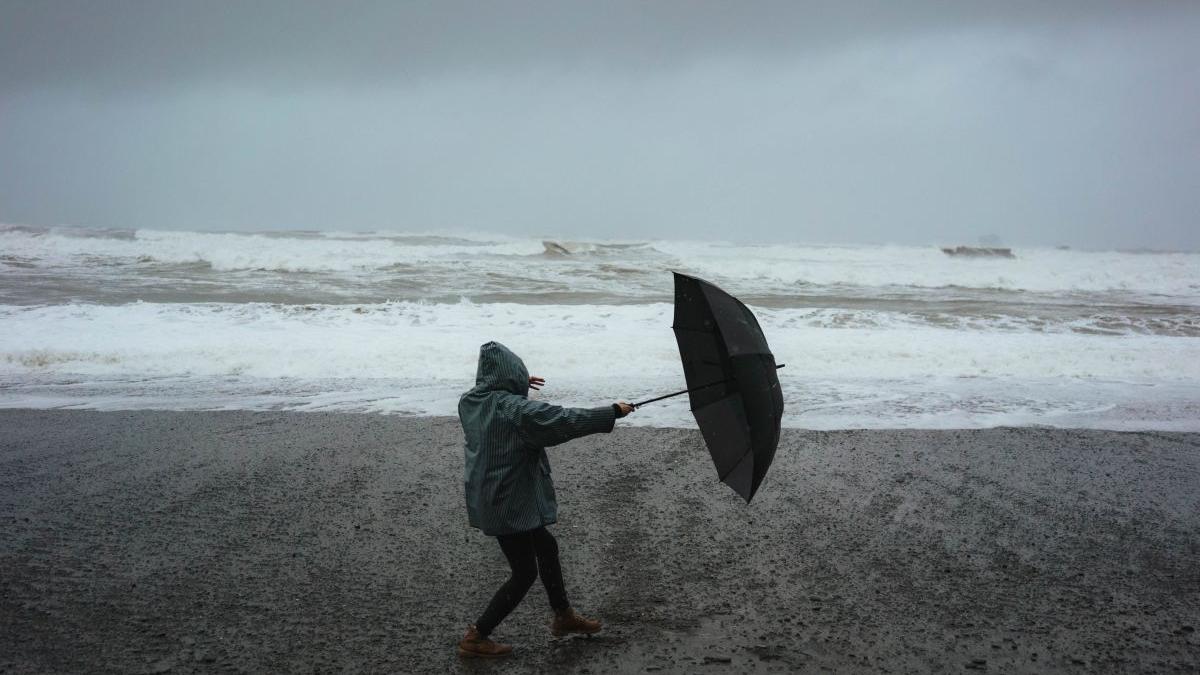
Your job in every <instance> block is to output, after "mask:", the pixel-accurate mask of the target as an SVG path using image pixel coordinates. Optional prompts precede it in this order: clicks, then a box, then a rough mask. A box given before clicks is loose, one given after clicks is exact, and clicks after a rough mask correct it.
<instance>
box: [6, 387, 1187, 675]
mask: <svg viewBox="0 0 1200 675" xmlns="http://www.w3.org/2000/svg"><path fill="white" fill-rule="evenodd" d="M460 444H461V434H460V432H459V429H458V425H457V421H456V420H453V419H444V418H400V417H385V416H379V415H350V414H321V413H305V414H290V413H248V412H219V413H217V412H206V413H171V412H105V413H100V412H87V411H25V410H16V411H13V410H5V411H0V671H3V672H82V671H89V672H168V671H169V672H191V671H203V672H211V671H245V672H310V671H330V670H344V671H349V672H426V671H433V672H445V671H448V670H449V671H469V672H505V673H507V672H547V671H573V672H592V673H599V672H609V671H613V670H622V671H628V672H643V671H662V672H723V671H729V672H745V671H780V672H786V671H793V670H808V669H812V670H817V669H836V670H841V671H862V672H870V671H878V672H914V671H929V670H950V671H963V670H979V671H982V670H986V671H991V672H1079V673H1092V672H1171V671H1180V672H1195V671H1196V670H1197V669H1200V635H1198V634H1197V632H1196V629H1197V628H1198V627H1200V563H1198V562H1197V561H1198V560H1200V434H1172V433H1114V432H1105V431H1069V430H1053V429H1030V428H1023V429H994V430H982V431H844V432H809V431H788V432H785V434H784V436H783V439H782V441H781V446H780V450H779V454H778V456H777V458H776V461H775V466H774V467H773V468H772V470H771V473H770V474H769V475H768V477H767V481H766V483H765V484H764V486H763V488H762V490H761V491H760V493H759V495H758V496H757V497H756V499H755V501H754V503H753V504H752V505H750V506H746V505H745V504H744V503H742V502H741V501H740V499H739V498H737V497H736V496H735V495H734V494H733V492H732V491H731V490H729V489H728V488H726V487H724V486H722V485H720V484H718V483H716V481H715V477H714V475H713V474H714V472H713V469H712V466H711V463H710V462H709V460H708V457H707V454H706V452H705V451H704V450H703V448H702V445H701V444H700V439H699V436H698V434H697V433H696V432H694V431H687V430H663V429H657V430H654V429H639V428H620V427H619V428H618V430H617V431H616V432H615V433H613V434H611V435H607V436H603V435H602V436H595V437H591V438H588V439H583V440H580V441H574V442H572V443H570V444H567V445H565V446H561V447H559V448H555V449H552V450H551V451H550V453H551V461H552V462H553V465H554V472H555V478H556V482H557V485H558V492H559V503H560V513H561V520H560V524H559V525H557V526H555V528H554V531H555V533H556V535H557V536H558V538H559V542H560V545H561V547H562V552H563V562H564V568H565V570H566V578H567V586H568V590H569V592H570V595H571V598H572V601H573V603H574V604H575V605H576V606H577V607H578V608H580V609H581V610H582V611H584V612H585V613H588V614H591V615H595V616H597V617H599V618H602V619H603V620H604V621H605V622H606V628H605V630H604V632H603V633H601V634H600V635H598V636H595V637H590V638H569V639H554V638H551V637H550V635H549V632H548V630H547V629H546V625H545V624H546V621H547V620H548V618H549V617H548V610H547V605H546V600H545V594H544V593H543V592H542V590H541V588H540V586H535V588H534V589H533V591H531V593H530V595H529V596H528V597H527V599H526V601H525V603H524V604H523V605H522V606H521V607H520V608H518V610H517V611H516V612H515V613H514V614H513V615H512V616H510V617H509V619H508V620H507V621H506V622H505V623H504V624H502V625H501V626H500V628H499V629H498V630H497V637H499V638H501V639H505V640H508V641H511V642H512V643H514V644H515V645H516V646H517V653H516V654H515V655H514V656H512V657H510V658H509V659H506V660H505V661H503V662H499V663H497V662H488V663H478V662H463V661H460V659H459V657H458V656H457V655H456V653H455V651H454V644H455V642H456V640H457V639H458V637H459V636H460V634H461V633H462V630H463V628H464V627H465V626H466V624H467V623H468V622H470V621H471V620H473V618H474V617H475V615H476V614H477V613H478V612H479V611H480V610H481V609H482V607H483V605H484V603H485V602H486V601H487V599H488V597H489V595H490V593H491V592H492V591H493V590H494V588H495V587H496V586H498V585H499V584H500V583H501V581H502V580H503V578H504V577H505V575H506V567H505V565H504V562H503V558H502V556H501V555H500V552H499V549H498V547H497V546H496V544H495V542H494V541H493V540H491V539H489V538H487V537H484V536H482V535H480V534H478V533H477V532H475V531H474V530H469V529H468V528H467V526H466V522H465V521H466V517H465V512H464V509H463V505H462V487H461V471H462V455H461V447H460Z"/></svg>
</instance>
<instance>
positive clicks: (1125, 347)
mask: <svg viewBox="0 0 1200 675" xmlns="http://www.w3.org/2000/svg"><path fill="white" fill-rule="evenodd" d="M947 243H949V244H955V243H958V242H947ZM1013 253H1014V255H1015V257H1014V258H998V257H997V258H966V257H961V256H949V255H947V254H945V253H943V252H942V251H941V250H940V249H939V248H938V247H937V246H933V245H930V246H890V245H854V246H850V245H812V244H798V243H778V244H769V245H767V244H763V245H747V244H734V243H725V242H706V241H672V240H656V239H650V240H640V241H633V240H630V241H566V240H561V239H554V240H548V239H544V238H519V237H510V236H502V235H492V234H455V235H453V236H447V235H442V234H405V233H388V232H369V233H361V232H334V231H329V232H315V231H287V232H254V233H213V232H186V231H166V230H162V231H158V230H115V229H90V228H67V227H55V228H50V227H29V226H17V225H5V226H0V407H7V408H17V407H20V408H90V409H98V410H119V409H170V410H227V409H237V410H244V409H249V410H299V411H308V410H338V411H357V412H374V413H394V414H406V415H453V414H455V407H456V403H457V398H458V395H459V394H460V393H461V392H463V391H464V390H466V389H468V388H469V387H470V386H471V385H472V383H473V380H474V373H475V358H476V355H477V350H478V347H479V345H480V344H481V343H483V342H486V341H489V340H498V341H500V342H503V343H505V344H506V345H508V346H509V347H510V348H512V349H513V350H514V351H515V352H517V353H518V354H520V355H521V356H522V357H523V358H524V359H525V362H526V363H527V364H528V366H529V368H530V371H531V372H532V373H534V374H538V375H541V376H543V377H545V378H546V379H547V385H546V387H545V389H543V390H542V391H541V392H538V393H536V394H534V395H535V396H538V397H540V398H542V399H544V400H548V401H553V402H556V403H562V404H565V405H599V404H606V403H609V402H611V401H614V400H618V399H623V400H630V401H637V400H641V399H644V398H650V397H652V396H656V395H659V394H661V393H666V392H670V391H673V390H676V389H680V388H682V387H683V386H684V382H683V373H682V369H681V367H680V364H679V354H678V351H677V349H676V346H675V340H674V336H673V334H672V332H671V318H672V305H671V303H672V298H673V295H672V293H673V291H672V285H671V284H672V278H671V274H670V272H671V271H672V270H674V271H680V272H684V273H688V274H693V275H696V276H700V277H702V278H704V279H707V280H709V281H711V282H713V283H715V284H717V285H718V286H721V287H722V288H724V289H725V290H727V291H729V292H730V293H732V294H734V295H736V296H737V297H739V298H741V299H742V300H743V301H744V302H745V303H747V304H748V305H749V306H750V307H751V308H752V309H753V310H754V312H755V313H756V315H757V316H758V318H759V322H760V323H761V325H762V327H763V329H764V332H765V333H766V336H767V339H768V341H769V342H770V344H771V346H772V349H773V350H774V353H775V357H776V360H777V361H778V362H780V363H786V364H787V367H786V368H785V369H783V370H781V371H779V374H780V382H781V384H782V386H783V392H784V401H785V407H786V412H785V415H784V419H783V424H784V426H788V427H803V428H812V429H845V428H976V427H992V426H1012V425H1047V426H1057V427H1088V428H1103V429H1139V430H1147V429H1153V430H1178V431H1200V254H1197V253H1162V252H1121V251H1084V250H1063V249H1056V248H1015V249H1013ZM628 422H629V423H631V424H642V425H652V426H694V422H693V420H692V418H691V415H690V413H689V411H688V406H687V402H686V398H676V399H672V400H669V401H663V402H661V403H656V404H651V405H648V406H646V407H644V408H642V409H640V410H639V411H637V412H636V413H635V414H633V415H631V416H630V417H629V418H628Z"/></svg>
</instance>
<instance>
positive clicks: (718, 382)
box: [633, 363, 787, 410]
mask: <svg viewBox="0 0 1200 675" xmlns="http://www.w3.org/2000/svg"><path fill="white" fill-rule="evenodd" d="M786 365H787V364H786V363H781V364H779V365H777V366H775V370H779V369H780V368H782V367H784V366H786ZM730 379H731V378H725V379H724V380H718V381H716V382H709V383H708V384H702V385H700V386H699V387H692V388H691V389H680V390H679V391H677V392H675V393H673V394H667V395H665V396H659V397H657V398H648V399H646V400H645V401H642V402H640V403H634V404H633V408H634V410H636V409H638V408H640V407H642V406H644V405H646V404H647V403H654V402H655V401H661V400H663V399H665V398H673V397H675V396H680V395H682V394H690V393H692V392H693V391H699V390H701V389H707V388H709V387H715V386H717V385H718V384H725V383H726V382H728V381H729V380H730Z"/></svg>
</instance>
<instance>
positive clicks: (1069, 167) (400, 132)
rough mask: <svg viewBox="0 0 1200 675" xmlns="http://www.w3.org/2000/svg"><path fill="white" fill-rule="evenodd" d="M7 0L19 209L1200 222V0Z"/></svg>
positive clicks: (957, 237) (1168, 240)
mask: <svg viewBox="0 0 1200 675" xmlns="http://www.w3.org/2000/svg"><path fill="white" fill-rule="evenodd" d="M3 1H4V0H0V2H3ZM0 7H2V9H0V157H3V158H4V161H2V162H0V221H3V222H27V223H32V224H56V223H66V224H77V225H97V226H112V227H144V228H158V229H167V228H193V229H197V228H199V229H269V228H284V227H286V228H309V229H315V228H338V229H410V230H429V229H435V228H441V227H447V226H448V227H457V228H469V229H480V230H493V231H502V232H508V233H514V234H543V233H544V234H552V235H562V236H575V237H613V238H619V237H722V238H735V239H756V240H766V241H772V240H779V239H788V240H798V241H877V242H889V241H890V242H902V243H971V242H973V241H975V240H976V239H977V238H978V237H979V236H982V235H986V234H992V233H995V234H998V235H1000V236H1001V237H1002V238H1003V239H1004V240H1005V241H1007V242H1008V243H1012V244H1057V243H1065V244H1071V245H1076V246H1120V247H1141V246H1145V247H1154V248H1200V227H1197V226H1196V223H1195V214H1196V213H1200V191H1197V190H1195V188H1194V186H1195V185H1196V183H1197V182H1198V181H1200V116H1197V115H1196V114H1195V110H1197V109H1200V89H1198V88H1197V87H1195V86H1194V83H1195V81H1196V80H1197V77H1198V75H1200V42H1198V41H1197V40H1196V39H1195V35H1196V34H1197V33H1198V32H1200V5H1197V4H1196V3H1186V4H1185V3H1171V2H1159V3H1144V2H1143V3H1103V2H1078V3H1076V2H1053V3H1044V2H1042V3H1013V2H1003V3H1001V2H996V3H967V2H951V3H930V2H922V3H893V2H874V3H855V4H850V3H791V2H787V3H783V2H780V3H749V4H748V3H717V2H688V3H586V4H584V3H538V4H535V3H492V2H479V3H469V4H467V3H459V4H454V3H446V2H439V3H424V4H420V3H400V2H396V3H391V2H389V3H361V2H360V3H354V2H351V3H333V2H320V3H317V2H286V3H272V4H264V3H235V2H229V3H212V2H145V3H129V2H104V3H90V2H89V3H61V2H19V3H18V2H11V1H8V2H4V4H3V5H0Z"/></svg>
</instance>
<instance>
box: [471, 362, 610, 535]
mask: <svg viewBox="0 0 1200 675" xmlns="http://www.w3.org/2000/svg"><path fill="white" fill-rule="evenodd" d="M528 393H529V371H528V370H526V369H525V364H524V363H523V362H522V361H521V359H520V357H518V356H517V355H516V354H514V353H512V352H511V351H509V349H508V348H507V347H505V346H504V345H502V344H500V343H499V342H488V343H487V344H485V345H483V346H482V347H480V348H479V368H478V370H477V371H476V373H475V387H474V388H472V389H471V390H470V391H468V392H467V393H465V394H463V395H462V397H461V398H460V399H459V400H458V418H459V421H461V422H462V427H463V435H464V436H465V438H466V444H465V454H466V466H465V470H464V471H463V485H464V487H465V489H466V498H467V516H468V518H469V520H470V523H471V526H472V527H477V528H479V529H481V530H483V533H484V534H486V535H489V536H496V535H501V534H514V533H516V532H525V531H526V530H534V529H537V528H539V527H542V526H543V525H549V524H551V523H553V522H556V521H557V520H558V503H557V502H556V501H555V500H554V481H553V480H551V478H550V460H549V458H547V457H546V450H545V449H546V448H547V447H549V446H552V445H558V444H559V443H566V442H567V441H569V440H571V439H573V438H579V437H580V436H587V435H588V434H594V433H599V432H605V433H607V432H609V431H612V429H613V424H614V423H615V422H616V411H614V410H613V408H612V406H604V407H603V408H563V407H560V406H556V405H550V404H549V403H543V402H541V401H530V400H529V399H528V398H526V395H527V394H528Z"/></svg>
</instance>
